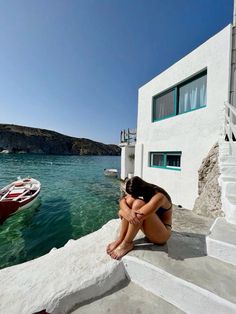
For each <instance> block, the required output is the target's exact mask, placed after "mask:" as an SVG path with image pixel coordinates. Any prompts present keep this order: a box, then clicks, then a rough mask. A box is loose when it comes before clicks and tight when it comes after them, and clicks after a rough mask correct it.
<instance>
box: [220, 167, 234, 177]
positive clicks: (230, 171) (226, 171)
mask: <svg viewBox="0 0 236 314" xmlns="http://www.w3.org/2000/svg"><path fill="white" fill-rule="evenodd" d="M220 170H221V175H222V176H225V177H236V165H235V166H229V167H227V166H222V167H220Z"/></svg>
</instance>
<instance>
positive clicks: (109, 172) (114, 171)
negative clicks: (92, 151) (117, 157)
mask: <svg viewBox="0 0 236 314" xmlns="http://www.w3.org/2000/svg"><path fill="white" fill-rule="evenodd" d="M104 174H105V176H110V177H118V175H119V172H118V170H117V169H108V168H105V169H104Z"/></svg>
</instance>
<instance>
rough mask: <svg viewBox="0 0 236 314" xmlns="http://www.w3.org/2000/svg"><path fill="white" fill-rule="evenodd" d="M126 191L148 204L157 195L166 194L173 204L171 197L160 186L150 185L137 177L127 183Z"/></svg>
mask: <svg viewBox="0 0 236 314" xmlns="http://www.w3.org/2000/svg"><path fill="white" fill-rule="evenodd" d="M125 190H126V192H127V193H128V194H130V195H132V196H133V197H135V198H138V197H143V199H144V201H145V202H146V203H147V202H149V201H150V199H151V198H152V197H153V196H154V195H155V194H156V193H162V194H164V195H165V196H166V197H167V199H168V200H169V201H170V202H171V198H170V195H169V194H168V193H167V192H166V191H165V190H164V189H162V188H161V187H160V186H158V185H155V184H152V183H148V182H146V181H144V180H142V179H141V178H140V177H137V176H135V177H132V178H131V179H129V180H128V181H127V182H126V187H125Z"/></svg>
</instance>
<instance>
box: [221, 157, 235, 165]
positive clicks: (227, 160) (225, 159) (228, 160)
mask: <svg viewBox="0 0 236 314" xmlns="http://www.w3.org/2000/svg"><path fill="white" fill-rule="evenodd" d="M219 161H220V162H222V163H230V164H236V157H235V156H221V157H220V158H219Z"/></svg>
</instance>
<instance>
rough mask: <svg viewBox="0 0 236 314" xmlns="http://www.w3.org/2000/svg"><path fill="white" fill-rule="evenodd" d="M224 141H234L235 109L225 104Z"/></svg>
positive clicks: (235, 128)
mask: <svg viewBox="0 0 236 314" xmlns="http://www.w3.org/2000/svg"><path fill="white" fill-rule="evenodd" d="M225 140H226V141H229V142H230V143H232V142H235V141H236V108H235V107H234V106H232V105H231V104H229V103H228V102H225Z"/></svg>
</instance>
